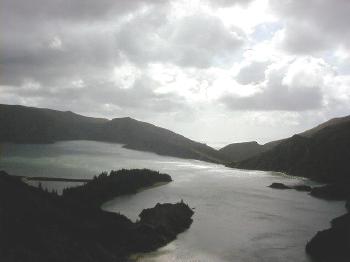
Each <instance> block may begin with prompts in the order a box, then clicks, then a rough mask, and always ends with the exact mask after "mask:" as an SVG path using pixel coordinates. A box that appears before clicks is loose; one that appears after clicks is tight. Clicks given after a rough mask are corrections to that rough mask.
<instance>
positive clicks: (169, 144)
mask: <svg viewBox="0 0 350 262" xmlns="http://www.w3.org/2000/svg"><path fill="white" fill-rule="evenodd" d="M0 123H1V125H0V142H13V143H53V142H56V141H67V140H95V141H104V142H113V143H120V144H124V147H125V148H129V149H135V150H141V151H149V152H154V153H157V154H159V155H168V156H175V157H180V158H188V159H198V160H203V161H209V162H217V163H220V162H223V161H224V158H223V156H222V155H221V154H220V153H219V152H218V151H217V150H215V149H213V148H211V147H209V146H207V145H206V144H202V143H198V142H195V141H193V140H190V139H188V138H186V137H184V136H182V135H179V134H176V133H174V132H172V131H169V130H167V129H164V128H160V127H157V126H155V125H152V124H149V123H146V122H141V121H138V120H135V119H132V118H130V117H125V118H114V119H113V120H108V119H103V118H92V117H85V116H81V115H78V114H75V113H72V112H70V111H68V112H62V111H56V110H50V109H41V108H33V107H25V106H18V105H0Z"/></svg>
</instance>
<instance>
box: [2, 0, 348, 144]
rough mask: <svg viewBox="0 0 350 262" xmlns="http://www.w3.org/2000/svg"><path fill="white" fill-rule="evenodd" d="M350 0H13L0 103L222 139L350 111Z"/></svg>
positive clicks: (297, 127)
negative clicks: (128, 119) (134, 121)
mask: <svg viewBox="0 0 350 262" xmlns="http://www.w3.org/2000/svg"><path fill="white" fill-rule="evenodd" d="M349 13H350V1H349V0H308V1H305V0H255V1H254V0H203V1H199V0H184V1H182V0H179V1H178V0H173V1H171V0H123V1H122V0H100V1H95V0H74V1H70V0H50V1H46V0H26V1H23V0H2V1H1V3H0V35H1V37H0V103H4V104H21V105H26V106H35V107H45V108H52V109H58V110H71V111H74V112H77V113H80V114H84V115H89V116H96V117H107V118H114V117H124V116H130V117H133V118H136V119H138V120H142V121H146V122H150V123H153V124H156V125H158V126H161V127H164V128H168V129H171V130H173V131H175V132H177V133H180V134H182V135H185V136H187V137H189V138H192V139H194V140H197V141H201V142H205V143H207V144H209V145H211V146H216V147H218V146H221V145H225V144H228V143H232V142H241V141H251V140H255V141H258V142H260V143H264V142H268V141H271V140H275V139H279V138H284V137H288V136H291V135H293V134H295V133H298V132H301V131H303V130H306V129H308V128H311V127H313V126H315V125H317V124H319V123H321V122H324V121H326V120H328V119H330V118H333V117H339V116H344V115H348V114H350V30H349V25H350V15H349Z"/></svg>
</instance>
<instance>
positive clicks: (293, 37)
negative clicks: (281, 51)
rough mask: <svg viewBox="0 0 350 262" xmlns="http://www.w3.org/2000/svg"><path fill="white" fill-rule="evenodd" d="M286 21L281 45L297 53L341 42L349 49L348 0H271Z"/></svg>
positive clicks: (320, 48) (322, 48)
mask: <svg viewBox="0 0 350 262" xmlns="http://www.w3.org/2000/svg"><path fill="white" fill-rule="evenodd" d="M270 6H271V9H272V10H273V11H274V13H275V14H276V15H277V16H278V17H279V18H280V19H281V20H282V21H284V23H285V33H284V38H283V39H282V40H283V43H282V45H283V47H284V48H285V49H286V50H288V51H290V52H292V53H297V54H300V53H302V54H305V53H307V54H312V53H317V52H319V51H325V50H327V49H329V48H334V47H337V46H338V45H344V46H346V47H347V48H350V31H349V29H348V25H349V24H350V16H349V10H350V2H349V1H347V0H339V1H336V2H335V1H328V0H310V1H303V0H294V1H279V0H271V1H270Z"/></svg>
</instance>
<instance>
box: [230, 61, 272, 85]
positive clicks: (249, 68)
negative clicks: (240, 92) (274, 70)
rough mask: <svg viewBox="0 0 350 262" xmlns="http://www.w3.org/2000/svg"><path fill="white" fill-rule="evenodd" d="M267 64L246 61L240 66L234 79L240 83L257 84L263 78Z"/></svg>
mask: <svg viewBox="0 0 350 262" xmlns="http://www.w3.org/2000/svg"><path fill="white" fill-rule="evenodd" d="M268 64H269V63H268V62H256V61H254V62H248V63H247V64H245V65H243V66H242V67H241V68H240V70H239V72H238V74H237V75H236V77H235V79H236V80H237V82H238V83H240V84H242V85H247V84H257V83H259V82H261V81H263V80H264V79H265V70H266V67H267V66H268Z"/></svg>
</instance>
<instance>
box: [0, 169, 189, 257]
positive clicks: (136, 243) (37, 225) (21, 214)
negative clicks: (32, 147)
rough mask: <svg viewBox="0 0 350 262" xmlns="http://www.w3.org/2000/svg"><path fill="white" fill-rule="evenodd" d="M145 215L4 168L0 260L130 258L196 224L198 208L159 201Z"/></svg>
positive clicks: (0, 185) (0, 182)
mask: <svg viewBox="0 0 350 262" xmlns="http://www.w3.org/2000/svg"><path fill="white" fill-rule="evenodd" d="M146 213H147V214H148V215H147V216H145V215H144V214H146ZM141 214H142V216H141V217H140V221H138V222H135V223H133V222H132V221H130V220H129V219H128V218H127V217H125V216H123V215H121V214H116V213H110V212H106V211H102V210H101V209H100V208H96V207H93V208H92V207H87V206H86V205H80V204H78V203H77V202H74V201H69V200H68V199H67V198H64V197H61V196H59V195H57V194H55V193H49V192H46V191H44V190H42V189H41V188H35V187H32V186H29V185H27V184H25V183H23V182H22V181H21V179H20V178H19V177H13V176H10V175H8V174H7V173H5V172H3V171H0V261H1V262H24V261H25V262H31V261H33V262H47V261H50V262H62V261H66V262H96V261H99V262H100V261H101V262H116V261H126V260H127V257H128V256H129V255H130V254H132V253H138V252H145V251H151V250H155V249H156V248H159V247H160V246H163V245H165V244H167V243H168V242H169V241H172V240H173V239H174V238H175V237H176V235H177V234H178V233H180V232H182V231H184V230H186V229H187V228H188V227H189V226H190V225H191V223H192V219H191V216H192V215H193V211H192V210H191V208H189V207H188V206H187V205H186V204H184V203H183V202H181V203H176V204H158V205H157V206H156V207H154V208H151V209H147V210H144V211H143V212H141ZM174 218H176V220H174Z"/></svg>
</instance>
